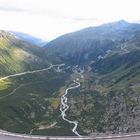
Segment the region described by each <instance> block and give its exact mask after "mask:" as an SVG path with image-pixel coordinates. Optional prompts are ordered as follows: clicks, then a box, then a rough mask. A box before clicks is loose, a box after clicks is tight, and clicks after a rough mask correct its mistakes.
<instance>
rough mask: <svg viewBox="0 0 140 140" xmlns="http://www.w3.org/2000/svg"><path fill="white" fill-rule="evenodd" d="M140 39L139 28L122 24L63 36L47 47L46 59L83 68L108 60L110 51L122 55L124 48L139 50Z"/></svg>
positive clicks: (119, 22) (111, 24) (117, 23)
mask: <svg viewBox="0 0 140 140" xmlns="http://www.w3.org/2000/svg"><path fill="white" fill-rule="evenodd" d="M139 36H140V25H139V24H131V23H128V22H126V21H123V20H121V21H118V22H113V23H109V24H103V25H101V26H97V27H89V28H85V29H82V30H80V31H76V32H73V33H68V34H65V35H63V36H60V37H58V38H56V39H55V40H52V41H51V42H49V43H48V44H47V45H46V46H45V47H46V56H47V58H48V59H51V60H52V61H58V62H59V61H67V62H70V63H71V64H72V63H78V64H80V63H83V62H85V61H90V60H94V59H97V57H98V56H104V55H105V54H106V52H107V51H112V50H114V49H116V50H118V51H119V50H120V49H121V46H122V45H124V44H125V45H126V46H127V44H128V46H127V47H129V48H128V49H139ZM130 46H133V47H130ZM56 57H57V59H55V58H56ZM54 59H55V60H54Z"/></svg>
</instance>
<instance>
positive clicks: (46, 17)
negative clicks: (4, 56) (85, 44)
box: [0, 0, 140, 39]
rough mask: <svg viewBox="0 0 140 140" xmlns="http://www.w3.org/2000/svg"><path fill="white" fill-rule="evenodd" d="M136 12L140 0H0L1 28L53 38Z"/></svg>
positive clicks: (131, 18) (136, 17) (135, 16)
mask: <svg viewBox="0 0 140 140" xmlns="http://www.w3.org/2000/svg"><path fill="white" fill-rule="evenodd" d="M139 13H140V8H139V0H129V1H128V0H0V19H1V22H0V28H1V29H6V30H16V31H21V32H26V33H29V34H33V35H34V34H35V35H38V36H39V37H43V38H49V39H52V38H55V37H57V36H59V35H61V34H64V33H67V32H71V31H75V30H79V29H81V28H85V27H88V26H94V25H99V24H102V23H105V22H110V21H117V20H120V19H124V20H128V21H139V20H140V18H139Z"/></svg>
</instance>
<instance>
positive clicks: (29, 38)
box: [10, 31, 47, 47]
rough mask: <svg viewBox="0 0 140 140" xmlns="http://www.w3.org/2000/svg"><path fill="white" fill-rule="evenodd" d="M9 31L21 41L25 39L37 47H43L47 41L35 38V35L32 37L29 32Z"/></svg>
mask: <svg viewBox="0 0 140 140" xmlns="http://www.w3.org/2000/svg"><path fill="white" fill-rule="evenodd" d="M10 33H12V34H13V35H15V36H16V37H17V38H19V39H21V40H23V41H26V42H28V43H31V44H34V45H37V46H39V47H43V46H44V45H45V44H46V43H47V41H45V40H42V39H40V38H37V37H34V36H32V35H30V34H27V33H22V32H16V31H10Z"/></svg>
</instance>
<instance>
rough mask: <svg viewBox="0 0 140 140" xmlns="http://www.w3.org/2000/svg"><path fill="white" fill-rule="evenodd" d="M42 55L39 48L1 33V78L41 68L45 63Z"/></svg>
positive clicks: (6, 33)
mask: <svg viewBox="0 0 140 140" xmlns="http://www.w3.org/2000/svg"><path fill="white" fill-rule="evenodd" d="M41 55H42V54H41V50H40V49H39V47H37V46H35V45H32V44H29V43H27V42H25V41H22V40H20V39H17V38H16V37H15V36H14V35H13V34H11V33H9V32H6V31H3V30H1V31H0V67H1V68H0V76H4V75H8V74H13V73H17V72H21V71H26V70H31V69H33V68H39V67H40V65H41V64H42V63H43V61H44V60H43V59H42V58H41ZM41 67H42V66H41Z"/></svg>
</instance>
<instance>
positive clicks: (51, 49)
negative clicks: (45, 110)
mask: <svg viewBox="0 0 140 140" xmlns="http://www.w3.org/2000/svg"><path fill="white" fill-rule="evenodd" d="M139 37H140V24H135V23H128V22H126V21H124V20H121V21H118V22H113V23H107V24H103V25H101V26H97V27H89V28H85V29H83V30H80V31H76V32H73V33H68V34H65V35H63V36H60V37H58V38H56V39H55V40H52V41H51V42H49V43H48V44H47V45H46V46H45V48H44V51H46V52H45V53H46V58H47V59H49V60H50V61H52V62H54V63H58V62H63V63H66V64H67V65H69V66H75V67H77V66H79V67H81V68H82V69H85V73H84V76H85V79H84V80H83V81H82V82H81V88H80V89H79V91H77V90H76V91H73V92H72V93H71V94H70V95H69V99H70V101H69V105H70V110H69V112H68V118H71V119H73V118H75V119H76V120H78V122H79V128H80V130H82V131H83V132H85V133H86V134H89V135H96V134H99V133H107V134H108V133H109V134H110V133H113V134H114V133H130V132H139V131H140V129H139V126H140V121H139V117H140V115H139V112H140V96H139V95H140V61H139V60H140V40H139Z"/></svg>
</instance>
